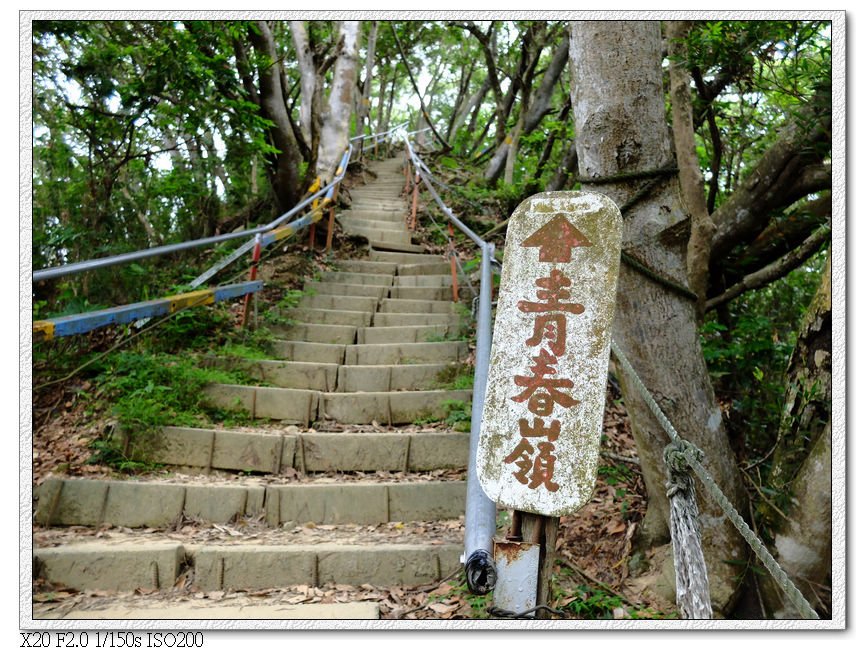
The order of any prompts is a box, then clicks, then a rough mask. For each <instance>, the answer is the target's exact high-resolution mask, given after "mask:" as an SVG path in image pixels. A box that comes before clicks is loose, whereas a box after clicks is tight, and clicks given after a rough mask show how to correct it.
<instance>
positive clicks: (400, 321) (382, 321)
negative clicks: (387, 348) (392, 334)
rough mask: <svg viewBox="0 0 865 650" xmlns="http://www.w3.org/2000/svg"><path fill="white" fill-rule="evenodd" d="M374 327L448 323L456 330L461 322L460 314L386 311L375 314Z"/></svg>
mask: <svg viewBox="0 0 865 650" xmlns="http://www.w3.org/2000/svg"><path fill="white" fill-rule="evenodd" d="M372 324H373V326H374V327H392V326H397V325H447V326H448V327H449V328H452V331H455V330H456V329H457V328H458V327H459V324H460V319H459V316H455V315H451V314H429V313H427V314H415V313H384V312H378V313H376V314H375V315H373V318H372Z"/></svg>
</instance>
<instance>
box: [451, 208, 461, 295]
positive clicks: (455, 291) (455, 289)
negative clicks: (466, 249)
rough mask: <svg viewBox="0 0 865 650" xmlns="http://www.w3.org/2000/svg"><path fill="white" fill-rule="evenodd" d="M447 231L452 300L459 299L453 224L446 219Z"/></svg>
mask: <svg viewBox="0 0 865 650" xmlns="http://www.w3.org/2000/svg"><path fill="white" fill-rule="evenodd" d="M448 233H449V234H450V242H451V243H450V249H451V250H450V258H451V291H452V293H453V299H454V302H459V301H460V291H459V288H458V286H457V257H456V255H457V251H456V247H455V246H454V225H453V224H452V223H451V222H450V221H448Z"/></svg>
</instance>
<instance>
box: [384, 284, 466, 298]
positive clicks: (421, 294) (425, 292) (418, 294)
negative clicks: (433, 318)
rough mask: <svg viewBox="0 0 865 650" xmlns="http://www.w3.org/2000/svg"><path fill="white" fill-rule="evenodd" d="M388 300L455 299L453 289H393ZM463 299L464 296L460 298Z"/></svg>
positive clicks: (388, 295) (389, 292)
mask: <svg viewBox="0 0 865 650" xmlns="http://www.w3.org/2000/svg"><path fill="white" fill-rule="evenodd" d="M387 297H388V298H395V299H397V300H449V301H452V299H453V289H451V287H449V286H448V287H391V288H390V289H389V290H388V294H387ZM460 298H462V296H460Z"/></svg>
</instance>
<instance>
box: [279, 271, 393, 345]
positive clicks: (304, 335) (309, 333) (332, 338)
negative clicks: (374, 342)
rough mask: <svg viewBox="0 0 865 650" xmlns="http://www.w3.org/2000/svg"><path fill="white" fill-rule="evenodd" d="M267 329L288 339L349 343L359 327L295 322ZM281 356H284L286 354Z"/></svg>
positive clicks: (352, 341) (354, 337)
mask: <svg viewBox="0 0 865 650" xmlns="http://www.w3.org/2000/svg"><path fill="white" fill-rule="evenodd" d="M371 288H372V287H371ZM375 288H378V287H375ZM266 329H267V330H268V331H270V332H272V333H273V335H274V336H277V337H279V338H281V339H284V340H287V341H303V342H310V343H335V344H341V345H345V344H347V343H354V342H355V340H356V337H357V327H354V326H353V325H321V324H318V323H294V324H293V325H289V326H284V325H268V326H267V328H266ZM281 356H283V357H284V356H285V355H281ZM297 361H302V359H297Z"/></svg>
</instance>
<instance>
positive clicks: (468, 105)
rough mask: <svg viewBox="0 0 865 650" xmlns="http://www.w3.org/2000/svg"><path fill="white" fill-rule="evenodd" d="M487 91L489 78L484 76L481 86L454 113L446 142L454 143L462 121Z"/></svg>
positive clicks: (481, 100)
mask: <svg viewBox="0 0 865 650" xmlns="http://www.w3.org/2000/svg"><path fill="white" fill-rule="evenodd" d="M489 91H490V80H489V78H486V79H484V81H483V83H482V84H481V87H480V88H478V89H477V90H476V91H475V92H474V94H473V95H472V96H471V97H469V98H468V99H467V100H466V101H465V102H464V103H463V105H462V106H461V107H460V110H459V111H458V112H456V113H455V114H454V120H453V127H452V128H451V132H450V133H449V134H448V144H450V145H453V144H454V142H455V141H456V137H457V132H458V131H459V129H460V127H461V126H462V125H463V122H465V121H466V118H467V117H468V116H469V113H473V111H475V109H476V108H477V107H478V106H480V104H481V103H482V102H483V100H484V97H486V95H487V93H488V92H489ZM473 115H474V116H475V121H477V113H476V112H474V113H473ZM475 121H473V122H472V123H471V125H470V126H469V132H471V130H472V129H473V126H474V123H475Z"/></svg>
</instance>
